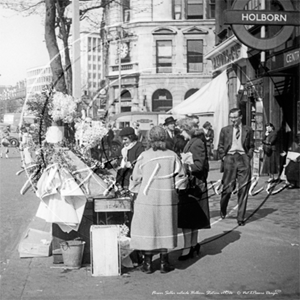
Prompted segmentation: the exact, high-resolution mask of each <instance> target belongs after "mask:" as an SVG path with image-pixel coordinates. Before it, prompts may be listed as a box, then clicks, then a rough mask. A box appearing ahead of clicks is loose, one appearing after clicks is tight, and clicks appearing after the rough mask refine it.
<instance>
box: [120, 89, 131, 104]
mask: <svg viewBox="0 0 300 300" xmlns="http://www.w3.org/2000/svg"><path fill="white" fill-rule="evenodd" d="M121 101H126V102H128V101H131V94H130V92H129V91H128V90H123V91H121Z"/></svg>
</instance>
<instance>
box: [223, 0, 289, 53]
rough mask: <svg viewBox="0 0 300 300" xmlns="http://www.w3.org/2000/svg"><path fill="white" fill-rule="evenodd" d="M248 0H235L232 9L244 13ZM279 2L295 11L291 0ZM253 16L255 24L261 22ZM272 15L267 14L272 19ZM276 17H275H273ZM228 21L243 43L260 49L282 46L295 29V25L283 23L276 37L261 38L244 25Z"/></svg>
mask: <svg viewBox="0 0 300 300" xmlns="http://www.w3.org/2000/svg"><path fill="white" fill-rule="evenodd" d="M248 2H249V0H235V2H234V3H233V6H232V9H233V10H234V11H235V12H239V11H240V13H241V14H242V13H243V12H245V10H244V8H245V6H246V5H247V3H248ZM278 2H280V4H281V5H282V7H283V9H284V10H285V11H294V8H293V5H292V3H291V1H290V0H279V1H278ZM252 12H253V11H252ZM257 12H258V13H261V12H263V10H260V11H259V10H258V11H257ZM281 13H283V12H281ZM251 17H252V21H253V23H252V24H253V25H257V24H259V22H257V20H255V19H254V18H253V14H252V15H251ZM271 17H272V15H271V14H269V15H267V16H266V19H267V20H268V19H270V20H271V19H272V18H271ZM274 18H275V17H273V19H274ZM250 19H251V18H250ZM228 23H230V24H231V27H232V30H233V32H234V34H235V35H236V37H237V38H238V39H239V40H240V41H241V42H242V43H243V44H245V45H246V46H248V47H251V48H254V49H258V50H270V49H274V48H276V47H278V46H280V45H281V44H283V43H285V42H286V41H287V40H288V39H289V37H290V36H291V34H292V33H293V30H294V26H288V25H283V24H282V25H283V27H282V29H281V30H280V31H279V32H278V33H277V34H276V35H275V36H274V37H271V38H259V37H257V36H253V35H252V34H251V33H250V32H249V31H248V30H247V29H246V28H245V26H244V25H241V24H233V22H232V23H231V22H230V21H228Z"/></svg>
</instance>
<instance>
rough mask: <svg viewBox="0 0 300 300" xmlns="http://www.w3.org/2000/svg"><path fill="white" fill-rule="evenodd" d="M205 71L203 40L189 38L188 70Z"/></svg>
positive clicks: (194, 71)
mask: <svg viewBox="0 0 300 300" xmlns="http://www.w3.org/2000/svg"><path fill="white" fill-rule="evenodd" d="M202 71H203V40H187V72H188V73H199V72H202Z"/></svg>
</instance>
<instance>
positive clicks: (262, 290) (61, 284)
mask: <svg viewBox="0 0 300 300" xmlns="http://www.w3.org/2000/svg"><path fill="white" fill-rule="evenodd" d="M210 168H211V171H210V174H209V178H208V182H209V183H210V182H215V181H217V180H218V179H220V178H221V175H220V173H219V162H211V163H210ZM265 181H266V178H265V177H264V178H263V177H261V178H260V179H259V182H258V184H257V189H258V188H260V187H265V186H266V183H265ZM209 197H210V201H209V202H210V211H211V229H205V230H200V231H199V237H198V240H199V242H200V244H201V250H200V255H199V257H195V258H194V259H190V260H187V261H184V262H181V261H178V260H177V258H178V256H179V255H180V249H181V248H182V246H183V238H182V234H179V239H178V247H177V248H176V249H174V250H173V251H171V253H170V262H171V263H172V264H173V265H174V266H175V270H174V271H172V272H170V273H167V274H161V273H160V272H159V270H156V271H155V272H154V273H153V274H149V275H147V274H144V273H142V272H141V271H139V270H138V269H126V270H123V272H122V274H121V275H120V276H113V277H95V276H92V270H91V265H83V266H82V267H81V268H80V269H78V270H74V269H68V268H66V267H65V266H64V265H59V264H53V257H52V256H49V257H39V258H37V257H36V258H20V257H19V253H18V251H17V247H16V248H15V249H14V250H13V251H12V253H11V256H10V258H9V259H8V260H7V263H6V266H5V268H4V269H3V271H2V274H1V299H2V300H17V299H22V300H27V299H28V300H29V299H30V300H31V299H38V300H58V299H59V300H69V299H70V300H71V299H72V300H76V299H78V300H79V299H80V300H81V299H91V300H98V299H101V300H108V299H114V300H123V299H125V300H126V299H139V300H141V299H142V300H143V299H145V300H148V299H163V300H164V299H280V300H281V299H291V300H296V299H299V297H300V293H299V189H284V190H283V191H281V192H280V193H277V194H275V195H268V194H267V192H266V191H265V190H263V191H262V192H261V193H259V194H257V195H255V196H249V199H248V207H247V215H246V225H245V226H237V222H236V204H237V201H236V196H235V195H233V196H232V198H231V200H230V203H229V207H228V215H227V217H226V218H225V219H224V220H222V219H220V217H219V200H220V196H219V195H217V194H216V193H215V192H214V191H213V189H210V190H209ZM34 222H37V221H36V218H35V217H34V216H33V219H32V220H31V223H30V224H33V223H34ZM30 224H28V226H29V225H30ZM24 231H25V228H24ZM103 259H105V258H103ZM154 265H155V267H156V268H157V269H158V268H159V260H158V259H157V257H155V261H154Z"/></svg>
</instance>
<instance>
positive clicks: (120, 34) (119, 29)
mask: <svg viewBox="0 0 300 300" xmlns="http://www.w3.org/2000/svg"><path fill="white" fill-rule="evenodd" d="M118 31H119V42H118V43H119V47H118V59H119V60H118V62H119V113H121V45H122V27H121V26H120V27H118Z"/></svg>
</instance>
